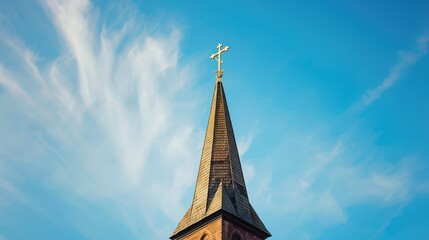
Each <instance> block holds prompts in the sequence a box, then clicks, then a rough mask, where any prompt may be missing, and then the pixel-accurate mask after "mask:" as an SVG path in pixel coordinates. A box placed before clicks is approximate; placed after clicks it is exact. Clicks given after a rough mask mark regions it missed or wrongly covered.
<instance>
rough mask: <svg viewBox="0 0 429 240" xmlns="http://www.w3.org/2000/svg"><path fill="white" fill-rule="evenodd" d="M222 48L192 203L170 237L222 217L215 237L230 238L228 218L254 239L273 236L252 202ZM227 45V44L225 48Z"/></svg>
mask: <svg viewBox="0 0 429 240" xmlns="http://www.w3.org/2000/svg"><path fill="white" fill-rule="evenodd" d="M221 47H222V45H221V44H219V45H218V50H219V51H218V53H217V54H216V55H218V59H217V60H218V61H219V67H218V71H215V72H216V73H217V79H218V80H217V82H216V86H215V89H214V94H213V99H212V105H211V110H210V116H209V122H208V125H207V130H206V135H205V139H204V145H203V151H202V155H201V161H200V167H199V171H198V176H197V182H196V187H195V192H194V197H193V201H192V205H191V207H190V208H189V210H188V211H187V212H186V214H185V216H184V217H183V218H182V220H181V221H180V222H179V224H178V226H177V228H176V230H175V231H174V232H173V235H172V236H171V237H170V238H171V239H194V238H190V237H186V236H191V235H192V234H191V233H195V231H196V230H198V229H200V230H204V228H201V227H202V226H205V225H206V224H208V223H210V222H212V221H214V220H216V219H221V223H220V225H221V230H220V232H219V231H218V234H221V235H220V236H221V237H220V238H216V239H227V238H225V237H223V236H226V234H228V233H227V231H226V230H225V229H223V228H222V226H224V225H225V224H226V223H224V222H225V221H229V222H231V226H235V225H237V226H239V227H234V229H235V228H237V229H246V230H245V231H247V232H248V233H246V234H251V235H252V236H257V237H258V238H255V239H265V238H267V237H269V236H271V235H270V233H269V232H268V230H267V229H266V228H265V226H264V224H263V223H262V221H261V220H260V219H259V217H258V215H257V214H256V212H255V210H254V209H253V207H252V206H251V204H250V202H249V198H248V194H247V189H246V184H245V182H244V177H243V172H242V168H241V164H240V157H239V154H238V150H237V144H236V141H235V136H234V131H233V128H232V123H231V118H230V115H229V111H228V105H227V102H226V97H225V91H224V88H223V84H222V81H220V78H221V77H222V73H223V70H221V69H220V64H221V61H220V54H221V53H222V51H223V50H222V49H221ZM228 48H229V47H226V51H227V50H228ZM224 49H225V48H224ZM216 55H215V56H216ZM211 58H214V56H213V55H212V57H211ZM225 226H226V225H225ZM231 229H232V228H231ZM205 231H208V230H207V229H206V230H205ZM237 231H238V230H237ZM203 232H204V231H203ZM209 232H210V231H209ZM190 234H191V235H190ZM243 234H244V233H243ZM195 239H198V240H199V239H200V238H195ZM228 239H229V238H228Z"/></svg>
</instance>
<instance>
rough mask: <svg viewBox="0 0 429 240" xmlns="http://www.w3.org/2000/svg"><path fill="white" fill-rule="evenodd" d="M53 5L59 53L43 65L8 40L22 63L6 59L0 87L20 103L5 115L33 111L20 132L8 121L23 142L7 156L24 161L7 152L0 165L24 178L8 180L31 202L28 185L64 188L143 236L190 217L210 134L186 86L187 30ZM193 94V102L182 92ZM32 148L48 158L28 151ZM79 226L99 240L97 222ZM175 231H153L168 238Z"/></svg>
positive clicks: (50, 0)
mask: <svg viewBox="0 0 429 240" xmlns="http://www.w3.org/2000/svg"><path fill="white" fill-rule="evenodd" d="M43 5H44V7H45V10H46V13H47V14H48V15H49V17H50V19H51V21H52V22H53V24H54V26H55V28H56V29H55V30H56V31H57V33H58V35H59V37H60V41H61V43H63V47H64V48H63V49H59V51H60V54H59V56H58V57H57V58H56V59H53V60H52V61H51V60H47V62H48V64H45V63H44V64H42V63H41V62H40V61H39V59H41V58H44V56H40V57H39V56H37V55H36V54H34V52H33V51H32V50H31V49H29V48H27V47H26V46H25V45H24V44H23V43H20V42H19V41H12V40H11V38H12V37H11V36H7V35H5V36H4V37H3V39H2V43H3V44H9V45H10V46H12V49H14V54H15V56H16V57H17V58H18V59H19V62H20V63H21V64H20V65H18V66H15V67H14V68H10V67H9V68H8V69H7V68H6V67H5V65H4V64H2V63H4V62H5V61H6V60H7V59H4V58H0V86H2V87H3V88H4V89H5V90H6V92H7V95H6V94H5V93H2V96H1V97H2V98H3V99H4V100H5V101H7V102H8V105H11V104H12V105H11V106H14V108H13V109H11V108H7V109H6V108H2V109H1V111H3V113H1V114H2V115H6V114H9V113H10V112H12V113H13V114H12V115H9V117H10V118H12V117H13V116H14V115H17V114H19V113H23V114H24V115H22V116H21V115H20V117H22V119H21V120H22V121H19V124H20V125H19V127H18V128H14V129H12V128H9V127H8V126H9V125H7V124H12V123H6V122H1V123H0V124H2V125H3V126H1V127H2V129H3V128H4V129H7V132H5V133H7V134H8V135H10V136H14V138H17V140H16V142H17V144H15V145H14V146H13V147H11V146H10V145H7V144H6V145H3V146H2V147H0V148H2V149H0V150H1V151H0V152H1V153H2V154H3V156H5V157H6V158H10V157H11V156H13V158H15V159H17V162H16V163H14V164H12V163H11V162H10V161H7V159H5V158H4V157H3V158H2V159H0V165H2V166H4V167H5V168H4V169H3V171H9V174H6V175H4V176H5V177H8V176H11V173H12V172H13V173H14V174H18V175H19V178H18V179H20V180H19V181H18V180H16V181H15V180H14V181H12V180H13V179H12V178H11V179H9V180H8V179H5V180H2V182H1V183H2V185H1V186H3V187H2V188H4V187H5V186H6V187H7V189H9V190H8V191H7V192H6V194H8V195H12V194H13V195H16V196H17V197H20V198H24V197H28V198H31V196H20V195H19V194H18V193H19V191H18V190H19V184H20V182H22V181H28V179H32V180H31V181H39V182H40V184H41V185H44V186H45V188H48V189H54V190H55V191H59V192H63V193H64V199H63V200H64V201H69V202H73V204H74V203H76V202H78V203H80V204H77V205H82V204H84V203H90V204H97V205H99V206H102V207H104V210H105V211H107V212H114V213H115V214H113V215H115V216H120V218H122V220H123V222H127V224H128V226H129V228H130V229H131V230H132V231H133V232H134V234H135V235H136V236H137V237H140V238H142V234H141V232H142V226H146V228H151V227H150V226H159V221H163V219H168V220H173V219H174V220H176V219H177V218H178V217H180V215H181V214H182V213H183V212H184V210H185V209H184V207H185V206H183V205H182V201H183V194H185V193H186V190H188V189H189V188H190V187H191V186H192V185H193V183H194V176H193V175H192V174H189V173H190V172H192V173H194V172H195V171H194V170H195V169H196V164H197V161H195V159H198V154H199V150H200V149H199V148H198V144H196V141H198V140H201V137H202V136H200V134H197V133H196V132H197V131H194V126H193V124H194V122H193V120H192V118H191V117H192V116H196V115H198V113H197V112H194V111H196V110H195V104H194V103H193V102H195V96H194V95H192V94H188V93H189V92H192V91H189V92H188V91H187V89H186V88H190V87H191V85H190V84H191V83H190V80H191V78H192V75H191V73H190V72H189V70H188V69H189V67H188V66H182V65H181V66H180V67H179V65H178V62H179V43H180V39H181V32H180V31H179V30H177V29H171V31H170V33H169V34H159V33H156V34H155V32H151V31H149V30H147V28H146V27H145V26H144V24H142V23H140V24H136V22H138V20H137V19H138V18H141V16H137V15H134V14H133V12H132V11H128V10H124V9H117V11H118V12H117V13H116V14H119V12H121V11H128V12H127V14H123V13H121V14H122V15H121V16H122V17H124V16H126V19H122V20H126V21H125V22H124V23H123V25H121V27H119V28H118V27H117V25H115V24H111V25H110V24H108V23H106V22H105V21H104V19H103V18H101V17H100V16H99V14H98V10H97V9H96V8H94V7H93V6H92V5H91V3H90V2H89V1H83V0H80V1H63V0H46V1H44V2H43ZM111 14H113V15H112V16H110V17H111V18H112V19H115V17H117V16H116V15H115V13H111ZM53 39H54V38H53V37H52V39H49V40H52V41H53ZM44 60H46V59H44ZM185 92H186V93H187V94H188V95H187V96H188V97H187V99H190V100H189V101H185V100H182V99H181V98H180V96H181V95H183V94H184V93H185ZM6 111H9V112H6ZM183 112H187V113H188V115H186V114H183ZM11 121H14V120H12V119H11ZM21 136H25V139H28V141H27V143H30V144H29V145H28V146H24V143H22V142H24V141H21V140H22V138H24V137H21ZM3 141H7V139H2V142H3ZM25 147H28V148H33V149H35V150H34V151H37V152H38V154H34V152H32V151H28V152H26V151H24V152H23V151H22V149H23V148H25ZM29 159H31V161H29ZM6 183H10V184H6ZM13 189H17V190H16V191H15V190H13ZM12 190H13V191H12ZM95 217H96V216H95ZM88 221H89V220H88ZM89 222H90V223H91V224H95V223H96V221H89ZM164 224H165V223H164ZM168 226H169V225H168ZM75 227H76V228H77V229H78V230H81V232H82V234H84V235H85V236H87V237H89V238H97V236H98V235H97V234H96V233H94V232H91V230H90V229H91V225H89V226H83V225H82V224H81V223H80V224H78V223H76V224H75ZM170 227H173V226H169V227H168V228H165V229H164V230H163V231H162V232H160V231H159V229H153V230H154V232H153V234H155V232H156V234H160V235H163V236H164V237H165V236H167V235H168V234H169V232H168V231H170V230H172V228H170ZM88 231H90V232H88ZM94 231H95V230H94ZM145 236H147V234H146V235H145Z"/></svg>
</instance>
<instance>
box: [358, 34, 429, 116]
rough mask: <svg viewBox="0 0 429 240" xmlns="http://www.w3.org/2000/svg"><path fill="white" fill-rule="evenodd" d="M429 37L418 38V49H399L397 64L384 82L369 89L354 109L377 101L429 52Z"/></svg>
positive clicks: (359, 109) (359, 108)
mask: <svg viewBox="0 0 429 240" xmlns="http://www.w3.org/2000/svg"><path fill="white" fill-rule="evenodd" d="M428 41H429V37H427V36H422V37H419V38H417V40H416V43H417V50H415V51H399V57H398V60H397V62H396V63H395V65H394V66H393V67H392V69H391V70H390V72H389V74H388V75H387V77H386V78H385V79H383V81H382V83H381V84H380V85H378V86H377V87H375V88H372V89H368V90H367V91H366V93H365V94H364V95H363V96H362V98H361V99H360V100H359V101H358V102H356V103H355V104H354V105H353V106H352V110H353V111H357V112H359V111H362V110H363V109H365V108H366V107H367V106H369V105H371V104H372V103H373V102H374V101H376V100H377V99H378V98H379V97H380V96H381V95H382V94H383V93H384V91H386V90H387V89H389V88H391V87H392V86H393V85H394V84H395V83H396V82H397V81H398V80H399V79H400V78H401V77H402V76H403V74H404V73H405V71H407V69H408V68H410V67H411V66H412V65H414V64H415V63H416V62H417V61H418V60H419V59H420V58H421V57H422V56H424V55H425V54H426V53H427V43H428Z"/></svg>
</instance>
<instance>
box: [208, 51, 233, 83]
mask: <svg viewBox="0 0 429 240" xmlns="http://www.w3.org/2000/svg"><path fill="white" fill-rule="evenodd" d="M228 49H229V46H225V47H224V48H223V49H222V43H219V44H218V45H217V53H213V54H212V55H211V56H210V58H211V59H216V60H217V70H216V71H215V73H216V77H217V81H218V82H220V79H221V78H222V74H223V70H222V69H221V64H222V63H223V62H222V60H221V54H222V53H224V52H228ZM216 57H217V58H216Z"/></svg>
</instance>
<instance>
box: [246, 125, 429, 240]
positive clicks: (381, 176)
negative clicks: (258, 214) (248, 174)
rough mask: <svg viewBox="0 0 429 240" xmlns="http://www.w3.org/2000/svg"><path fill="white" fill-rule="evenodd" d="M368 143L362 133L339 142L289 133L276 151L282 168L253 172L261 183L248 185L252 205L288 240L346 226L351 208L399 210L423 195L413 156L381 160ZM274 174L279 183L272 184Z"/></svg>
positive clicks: (420, 164)
mask: <svg viewBox="0 0 429 240" xmlns="http://www.w3.org/2000/svg"><path fill="white" fill-rule="evenodd" d="M301 130H302V129H301ZM371 139H374V137H371V135H370V133H365V130H364V129H362V128H355V129H353V130H350V131H348V132H347V133H346V134H343V135H342V136H340V137H338V138H333V137H327V136H319V135H318V134H315V133H305V132H302V131H301V132H299V133H298V132H297V133H293V132H292V131H291V132H289V133H288V135H287V138H286V139H285V141H284V142H282V143H281V144H279V147H278V149H277V150H275V151H276V152H278V153H277V154H278V155H283V156H287V158H286V159H281V160H280V161H279V162H281V163H282V164H285V166H283V165H282V166H280V165H277V164H278V163H274V164H275V166H274V169H270V170H269V171H266V172H264V171H263V170H261V171H257V172H256V173H255V174H257V175H258V176H259V178H260V179H262V180H261V181H260V182H258V183H255V182H254V183H253V184H254V185H255V184H256V187H255V188H256V191H255V193H256V199H257V204H260V205H263V206H265V208H266V209H269V211H271V217H272V218H274V219H282V221H284V224H285V225H287V226H288V229H287V230H282V231H287V232H283V233H282V234H284V235H286V236H288V234H292V232H293V231H294V230H296V229H300V228H306V227H307V228H308V226H310V225H311V224H312V223H317V224H316V225H317V226H319V227H320V226H323V227H324V228H326V227H332V226H336V225H338V224H343V223H346V222H347V221H348V218H349V209H350V208H352V207H359V206H368V205H370V206H377V207H392V206H393V207H395V206H396V207H403V206H405V205H407V204H408V203H409V202H410V201H412V199H413V198H414V197H415V196H417V195H418V194H424V193H425V192H424V190H423V189H424V188H425V187H424V186H425V185H426V184H427V183H428V182H429V181H428V179H426V178H425V173H424V172H425V171H426V170H425V169H427V166H426V165H425V164H423V162H421V161H420V160H419V159H418V158H417V157H415V156H413V155H406V156H403V157H399V158H398V159H394V160H386V159H385V157H384V156H383V155H382V154H380V153H377V147H376V145H375V144H374V143H373V142H372V141H371ZM271 161H273V160H271ZM276 169H278V170H276ZM273 174H274V175H276V177H279V176H280V175H282V176H284V178H283V179H282V180H281V181H280V182H274V181H273V180H272V179H273V177H274V176H273ZM297 232H298V233H299V232H301V230H298V231H297ZM316 232H317V231H316V230H315V231H313V232H311V234H312V235H313V236H312V237H314V238H315V237H316V235H315V234H317V233H316ZM308 234H310V233H308Z"/></svg>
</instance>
